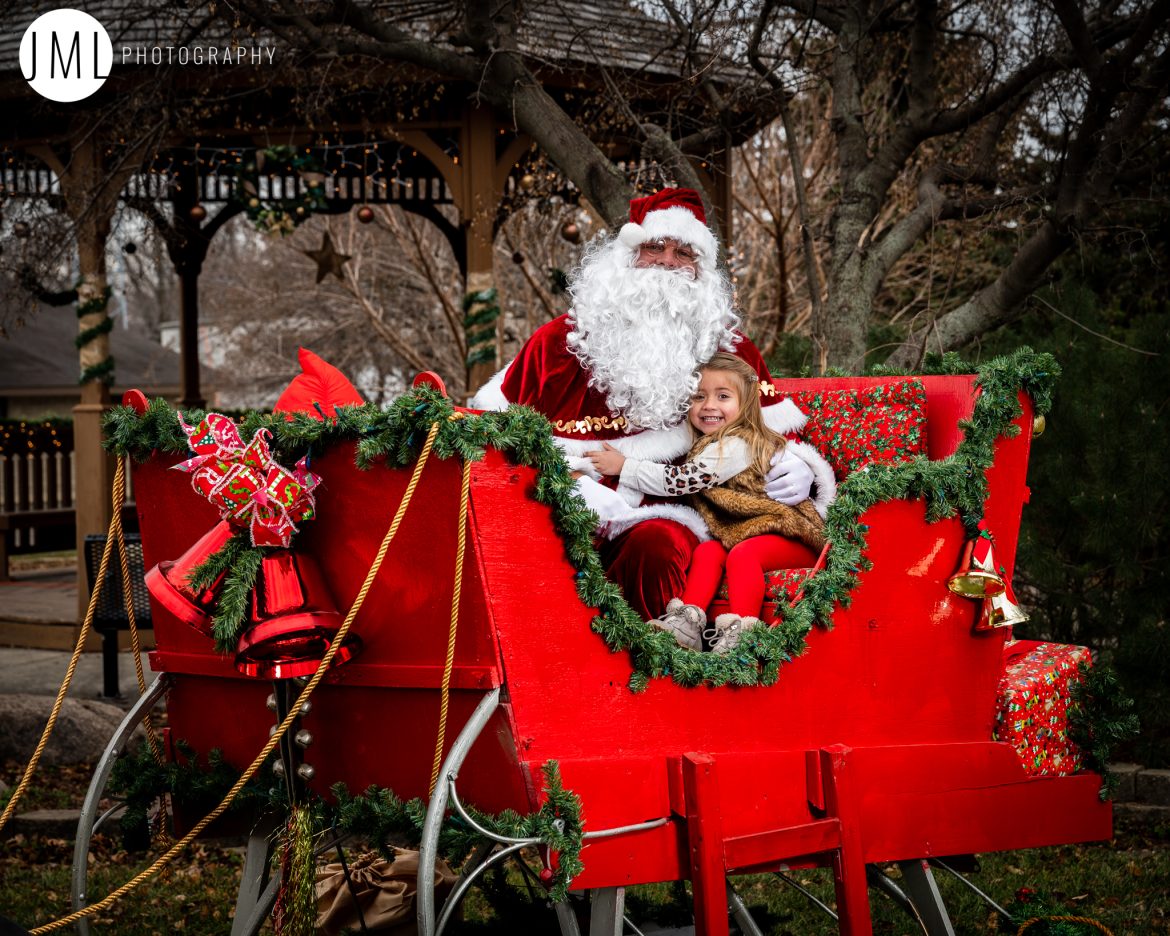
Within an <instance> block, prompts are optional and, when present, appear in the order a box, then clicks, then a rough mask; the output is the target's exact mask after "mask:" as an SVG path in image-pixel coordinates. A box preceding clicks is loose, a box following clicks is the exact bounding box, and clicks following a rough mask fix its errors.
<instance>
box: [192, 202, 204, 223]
mask: <svg viewBox="0 0 1170 936" xmlns="http://www.w3.org/2000/svg"><path fill="white" fill-rule="evenodd" d="M190 215H191V220H192V221H202V220H203V219H204V218H206V217H207V209H206V208H204V207H203V206H202V205H192V206H191V211H190Z"/></svg>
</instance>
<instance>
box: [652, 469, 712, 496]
mask: <svg viewBox="0 0 1170 936" xmlns="http://www.w3.org/2000/svg"><path fill="white" fill-rule="evenodd" d="M718 483H719V478H718V477H717V476H716V475H715V474H714V473H712V472H710V471H705V470H704V469H703V466H702V465H698V464H696V463H695V462H687V463H686V464H683V465H663V466H662V486H663V488H665V493H667V494H669V495H670V496H671V497H682V496H683V495H684V494H694V493H695V492H696V491H703V490H706V489H707V488H709V487H714V486H715V485H717V484H718Z"/></svg>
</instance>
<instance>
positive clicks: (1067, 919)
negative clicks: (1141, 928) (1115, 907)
mask: <svg viewBox="0 0 1170 936" xmlns="http://www.w3.org/2000/svg"><path fill="white" fill-rule="evenodd" d="M1035 923H1084V924H1085V925H1086V926H1092V927H1095V928H1097V929H1099V930H1100V931H1101V932H1102V933H1104V934H1105V936H1113V932H1112V930H1110V929H1109V928H1108V927H1106V926H1105V924H1104V923H1098V922H1097V921H1096V920H1091V919H1089V918H1088V917H1083V916H1050V917H1032V919H1030V920H1025V921H1024V922H1023V923H1022V924H1021V925H1020V928H1019V929H1018V930H1016V936H1024V931H1025V930H1026V929H1028V928H1029V927H1030V926H1032V925H1033V924H1035Z"/></svg>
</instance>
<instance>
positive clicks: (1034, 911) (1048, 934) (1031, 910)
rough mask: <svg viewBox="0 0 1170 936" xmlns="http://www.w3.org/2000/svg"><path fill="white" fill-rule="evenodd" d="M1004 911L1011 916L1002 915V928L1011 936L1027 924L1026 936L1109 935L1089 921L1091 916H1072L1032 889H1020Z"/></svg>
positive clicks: (1047, 896)
mask: <svg viewBox="0 0 1170 936" xmlns="http://www.w3.org/2000/svg"><path fill="white" fill-rule="evenodd" d="M1004 910H1006V911H1007V914H1008V915H1007V917H1003V916H1000V918H999V926H998V929H999V932H1001V933H1010V934H1011V936H1016V934H1017V933H1019V932H1020V927H1022V926H1025V924H1027V928H1026V929H1025V930H1024V933H1025V936H1100V934H1101V933H1102V932H1109V931H1108V930H1102V929H1101V927H1100V925H1099V924H1097V923H1096V921H1093V922H1089V920H1088V918H1087V917H1083V916H1081V915H1080V914H1077V913H1070V912H1069V908H1068V907H1066V906H1063V905H1062V904H1060V903H1058V902H1057V901H1056V900H1055V899H1053V898H1052V897H1050V896H1049V895H1047V894H1041V893H1037V892H1036V891H1034V890H1032V888H1030V887H1021V888H1020V889H1019V890H1017V891H1016V895H1015V899H1014V900H1012V902H1011V903H1009V904H1008V905H1007V906H1006V907H1004Z"/></svg>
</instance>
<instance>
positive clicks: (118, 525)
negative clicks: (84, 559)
mask: <svg viewBox="0 0 1170 936" xmlns="http://www.w3.org/2000/svg"><path fill="white" fill-rule="evenodd" d="M124 464H127V459H126V456H123V457H122V458H121V459H119V461H118V467H119V469H121V468H122V465H124ZM122 480H123V484H122V487H121V489H120V490H119V486H118V485H119V481H118V476H117V475H115V476H114V491H115V493H114V499H115V501H116V502H117V504H119V505H120V504H122V503H124V502H125V500H126V488H125V483H124V482H125V479H124V478H123V479H122ZM110 526H111V528H112V529H113V531H114V538H115V539H116V540H117V542H118V562H119V564H120V565H121V567H122V606H123V607H124V608H125V609H126V621H127V623H128V624H129V625H130V649H131V650H132V651H133V657H134V675H135V677H136V678H137V681H138V695H139V696H143V695H145V694H146V676H145V675H144V673H143V671H142V644H141V642H140V641H139V639H138V615H137V614H136V613H135V611H134V589H133V586H132V585H131V582H130V557H129V554H128V553H127V552H126V533H125V531H124V530H123V529H122V508H121V506H116V507H115V508H114V516H113V517H112V518H111V521H110ZM108 538H109V537H108V536H107V539H108ZM104 584H105V579H99V580H98V582H97V583H96V585H95V588H94V590H95V591H97V590H98V589H100V588H101V587H102V586H103V585H104ZM142 727H143V728H144V729H145V730H146V740H147V741H148V742H149V744H150V753H151V754H152V755H153V756H154V760H155V762H156V763H158V764H161V763H162V762H163V754H162V745H161V744H159V740H158V736H157V735H156V734H155V732H154V722H153V721H151V717H150V712H147V713H146V714H145V715H143V717H142Z"/></svg>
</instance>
